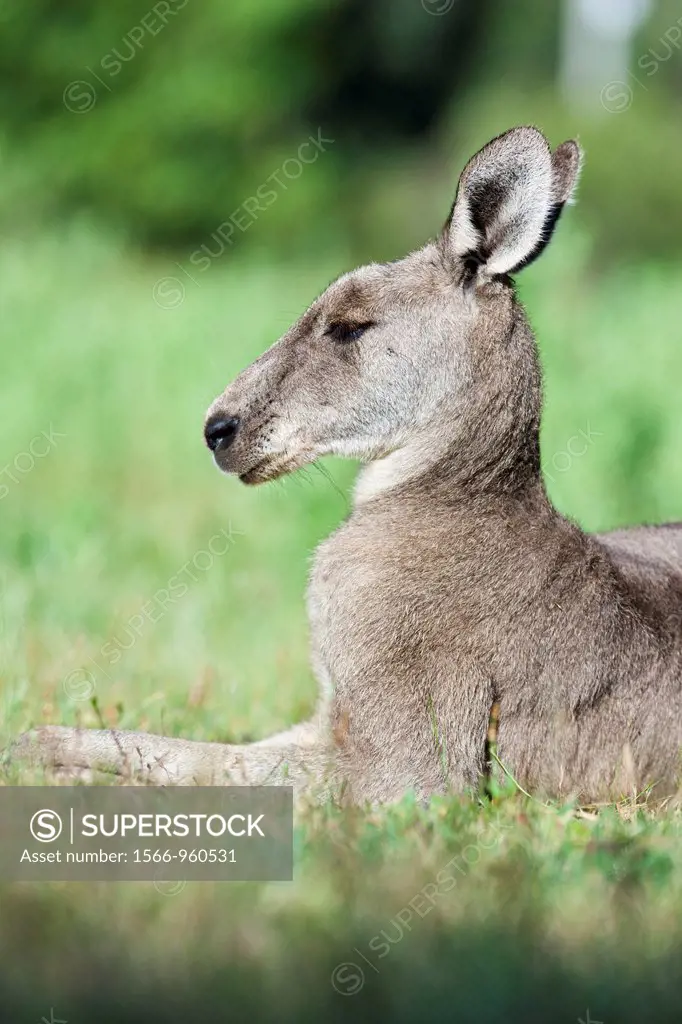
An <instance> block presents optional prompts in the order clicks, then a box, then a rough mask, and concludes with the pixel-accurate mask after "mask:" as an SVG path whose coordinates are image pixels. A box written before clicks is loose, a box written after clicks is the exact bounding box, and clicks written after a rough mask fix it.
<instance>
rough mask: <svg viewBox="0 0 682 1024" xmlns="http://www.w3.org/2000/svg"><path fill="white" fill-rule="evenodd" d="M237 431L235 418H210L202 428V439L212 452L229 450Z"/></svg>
mask: <svg viewBox="0 0 682 1024" xmlns="http://www.w3.org/2000/svg"><path fill="white" fill-rule="evenodd" d="M238 430H239V420H238V418H237V417H236V416H212V417H211V419H210V420H209V421H208V422H207V424H206V426H205V427H204V439H205V441H206V444H207V445H208V447H209V448H210V449H211V451H212V452H217V451H218V449H219V448H220V449H223V448H229V447H230V445H231V444H232V442H233V441H234V439H235V437H236V436H237V431H238Z"/></svg>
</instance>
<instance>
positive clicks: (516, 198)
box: [442, 128, 580, 277]
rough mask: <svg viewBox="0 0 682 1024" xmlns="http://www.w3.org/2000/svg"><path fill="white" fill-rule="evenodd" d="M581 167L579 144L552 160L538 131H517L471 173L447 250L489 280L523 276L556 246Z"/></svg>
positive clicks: (486, 152) (448, 230)
mask: <svg viewBox="0 0 682 1024" xmlns="http://www.w3.org/2000/svg"><path fill="white" fill-rule="evenodd" d="M579 164H580V150H579V149H578V146H577V144H576V143H575V142H564V143H562V145H561V146H559V147H558V148H557V150H556V152H555V154H552V153H551V151H550V148H549V145H548V143H547V140H546V139H545V137H544V136H543V135H542V133H541V132H539V131H538V130H537V129H536V128H512V129H511V131H508V132H505V134H504V135H500V136H498V137H497V138H496V139H493V140H492V142H489V143H488V145H487V146H484V147H483V149H481V150H480V151H479V152H478V153H477V154H476V155H475V156H474V157H473V158H472V159H471V160H470V161H469V163H468V164H467V166H466V167H465V169H464V171H463V172H462V176H461V178H460V180H459V185H458V187H457V195H456V198H455V202H454V205H453V208H452V211H451V214H450V220H449V221H448V223H447V224H446V226H445V230H444V232H443V238H442V242H443V243H444V244H445V245H446V247H447V249H448V250H449V251H450V253H451V254H452V255H454V256H455V257H458V258H460V259H471V260H472V261H473V262H474V263H476V264H477V265H478V266H479V271H478V272H479V274H481V275H483V276H486V277H493V276H495V275H498V274H509V273H511V272H512V271H514V270H519V269H520V268H521V267H523V266H526V265H527V264H528V263H530V262H531V260H533V259H535V257H536V256H538V255H539V253H540V252H541V251H542V249H543V248H544V247H545V245H546V244H547V242H548V241H549V238H550V237H551V234H552V231H553V229H554V225H555V223H556V221H557V219H558V216H559V214H560V212H561V209H562V207H563V205H564V203H565V202H566V201H567V199H568V198H569V196H570V194H571V190H572V188H573V185H574V183H575V179H576V177H577V173H578V168H579Z"/></svg>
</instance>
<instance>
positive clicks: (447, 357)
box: [21, 128, 682, 801]
mask: <svg viewBox="0 0 682 1024" xmlns="http://www.w3.org/2000/svg"><path fill="white" fill-rule="evenodd" d="M579 163H580V152H579V149H578V146H577V145H576V143H574V142H567V143H563V144H562V146H560V147H559V148H558V149H557V150H555V152H554V153H553V154H552V153H551V151H550V149H549V146H548V145H547V142H546V140H545V139H544V137H543V136H542V135H541V133H540V132H538V131H537V130H536V129H533V128H517V129H513V130H511V131H510V132H507V133H506V134H505V135H503V136H500V137H499V138H497V139H495V140H493V142H492V143H489V144H488V146H486V147H484V149H483V150H481V151H480V152H479V153H478V154H476V156H475V157H474V158H473V159H472V160H471V161H470V163H469V164H468V165H467V167H466V169H465V170H464V172H463V174H462V178H461V180H460V185H459V188H458V192H457V199H456V202H455V204H454V206H453V209H452V211H451V215H450V217H449V218H448V221H447V223H446V226H445V228H444V229H443V232H442V234H441V236H440V237H439V238H438V239H437V240H436V241H435V242H430V243H428V244H427V245H426V246H424V248H423V249H421V250H419V251H418V252H416V253H412V254H411V255H409V256H407V257H406V258H405V259H403V260H400V261H397V262H395V263H391V264H386V265H371V266H368V267H362V268H360V269H359V270H356V271H354V272H353V273H351V274H347V275H345V276H343V277H341V278H339V280H337V281H335V282H333V283H332V284H331V285H330V286H329V288H328V289H327V290H326V291H325V292H324V294H323V295H322V296H320V298H318V299H317V300H316V301H315V302H314V303H313V305H312V306H311V307H310V308H309V309H308V310H307V311H306V312H305V313H304V314H303V316H302V317H301V318H300V320H299V321H298V322H297V323H296V324H294V326H293V327H291V328H290V330H289V331H287V333H286V334H285V335H284V337H283V338H282V339H281V340H280V341H279V342H277V344H276V345H274V346H273V348H271V349H270V350H269V351H268V352H266V353H265V354H264V355H263V356H261V358H260V359H258V360H257V361H256V362H255V363H254V364H253V365H252V366H250V367H249V368H248V369H246V370H245V371H244V372H243V373H242V374H241V375H240V376H239V377H238V378H237V380H236V381H235V382H234V383H233V384H231V385H230V386H229V387H228V388H227V390H226V391H225V392H224V393H223V394H222V395H221V396H220V397H219V398H218V399H216V401H215V403H214V404H213V406H212V407H211V409H210V410H209V414H208V418H209V420H211V421H214V420H215V419H216V417H220V416H223V417H225V416H229V417H238V418H239V420H240V428H239V431H238V433H237V435H236V438H235V440H234V442H233V443H232V444H231V445H230V446H229V447H228V446H225V447H224V448H222V449H220V448H219V449H218V451H217V452H216V460H217V462H218V464H219V465H220V466H221V468H223V469H224V470H225V471H226V472H231V473H236V474H238V475H239V476H240V478H241V479H242V480H243V481H244V482H246V483H260V482H262V481H265V480H269V479H273V478H274V477H276V476H279V475H281V474H282V473H286V472H290V471H292V470H294V469H296V468H298V467H300V466H302V465H305V464H306V463H309V462H310V461H312V460H314V459H316V458H318V457H319V456H321V455H324V454H328V453H336V454H340V455H347V456H353V457H359V458H361V459H362V460H363V461H365V462H367V463H368V465H367V467H366V468H365V469H364V470H363V472H362V474H361V477H360V479H359V483H358V487H357V492H356V502H355V507H354V509H353V511H352V512H351V514H350V516H349V518H348V520H347V521H346V522H345V523H343V525H342V526H340V527H339V529H338V530H337V531H336V532H335V533H334V534H332V536H331V537H330V538H329V539H328V540H326V541H325V542H324V543H323V544H321V545H320V547H319V549H318V551H317V553H316V556H315V561H314V566H313V569H312V573H311V578H310V586H309V590H308V609H309V618H310V631H311V643H312V660H313V665H314V668H315V671H316V674H317V677H318V679H319V682H320V703H319V708H318V712H317V714H316V717H315V721H314V722H313V723H309V724H308V725H306V726H302V727H298V728H297V729H294V730H292V731H291V732H289V733H287V734H283V735H282V736H280V737H273V738H272V739H271V740H269V741H264V742H261V743H260V744H253V745H251V746H247V747H243V748H229V747H221V746H219V745H214V744H192V743H188V742H186V741H181V740H166V739H163V738H161V737H150V736H145V735H142V734H141V735H135V734H125V733H118V734H115V733H114V734H109V733H105V732H103V733H84V732H80V733H79V732H76V731H74V730H59V729H55V728H51V729H47V730H42V731H41V732H40V734H39V735H38V736H36V734H35V733H34V734H29V736H28V737H25V738H24V739H23V742H22V746H21V749H22V750H24V751H29V752H32V753H33V756H37V758H38V760H39V761H40V762H41V763H47V764H49V765H57V766H65V767H67V768H69V767H72V768H75V769H76V770H79V771H80V770H84V769H85V770H87V769H90V768H93V767H104V768H105V769H107V770H113V771H118V772H126V771H128V770H131V771H133V772H134V773H137V774H143V775H144V774H146V775H147V776H148V777H151V778H153V779H155V780H157V781H158V780H159V772H160V771H161V776H163V775H164V773H165V774H166V776H167V778H168V780H169V781H177V782H191V781H207V780H208V781H241V780H243V779H246V780H247V781H251V782H258V781H275V782H287V781H289V782H292V783H293V784H295V785H296V786H297V788H299V789H304V788H307V787H309V786H311V785H312V786H314V787H320V785H321V784H322V783H325V785H324V786H323V792H327V791H328V788H329V786H334V787H337V786H338V787H341V788H342V790H343V792H344V793H345V795H346V798H347V799H350V800H353V801H365V800H369V801H386V800H393V799H396V798H398V797H400V796H401V795H402V794H403V793H404V792H405V791H406V790H408V789H411V790H414V791H416V793H417V794H418V795H419V796H421V797H428V796H429V795H430V794H432V793H435V792H443V791H446V790H451V789H454V790H460V791H461V790H465V789H471V788H474V787H476V786H477V785H478V784H479V782H480V780H481V778H482V776H484V775H485V773H486V772H487V770H488V765H487V763H486V735H487V729H488V723H489V717H490V713H491V708H492V706H493V704H495V703H497V704H499V709H500V711H499V731H498V754H499V758H500V759H501V761H502V762H503V764H504V765H505V766H506V767H507V768H508V770H509V771H510V772H511V773H512V774H513V775H514V777H515V778H516V779H517V780H518V782H519V783H520V784H521V785H523V786H524V788H526V789H530V790H532V791H533V792H535V793H540V794H549V795H552V796H556V797H563V796H567V795H569V794H570V795H573V796H576V797H577V798H579V799H580V800H582V801H600V800H607V799H611V798H614V797H620V796H621V795H623V794H628V795H632V792H633V791H639V790H642V789H643V788H644V787H645V786H648V785H654V795H661V796H663V795H667V794H670V793H671V792H673V791H675V790H676V788H677V785H678V774H679V755H680V747H681V745H682V525H680V526H667V527H638V528H636V529H633V530H629V531H628V530H626V531H618V532H616V533H613V534H606V535H602V536H589V535H587V534H585V533H584V532H582V531H581V530H580V529H579V527H578V526H577V525H576V524H575V523H573V522H571V521H569V520H567V519H565V518H564V517H563V516H561V515H560V514H559V513H558V512H557V511H556V510H555V509H554V508H553V507H552V505H551V503H550V501H549V499H548V497H547V494H546V492H545V488H544V485H543V481H542V478H541V473H540V445H539V426H540V411H541V375H540V367H539V362H538V356H537V350H536V345H535V340H534V338H533V335H532V332H531V329H530V327H529V325H528V321H527V319H526V316H525V313H524V311H523V309H522V307H521V305H520V303H519V302H518V300H517V298H516V296H515V293H514V286H513V282H512V280H511V279H510V277H509V276H508V274H509V273H510V272H511V271H513V270H515V269H518V268H519V267H521V266H524V265H526V264H527V263H528V262H530V261H531V260H532V259H534V258H536V257H537V256H538V255H539V253H540V252H541V251H542V249H543V248H544V246H545V245H546V244H547V242H548V240H549V237H550V235H551V233H552V231H553V230H554V227H555V225H556V221H557V218H558V215H559V213H560V212H561V208H562V207H563V204H564V203H565V202H566V201H567V200H568V199H569V197H570V195H571V192H572V189H573V186H574V184H575V180H576V177H577V174H578V169H579ZM367 325H371V326H367ZM363 326H366V329H365V331H364V333H363V334H362V335H361V336H360V337H358V338H356V339H354V340H353V338H354V336H352V335H351V340H345V341H344V340H343V339H344V337H345V338H347V337H348V332H349V330H350V329H352V328H354V327H356V328H362V327H363ZM159 765H161V769H159Z"/></svg>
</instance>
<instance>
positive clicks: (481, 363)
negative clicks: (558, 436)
mask: <svg viewBox="0 0 682 1024" xmlns="http://www.w3.org/2000/svg"><path fill="white" fill-rule="evenodd" d="M471 369H472V374H471V378H472V379H471V381H470V382H469V383H468V384H467V385H466V387H464V388H463V391H462V395H461V396H460V398H459V400H458V404H457V405H455V406H454V407H453V408H452V409H449V408H444V409H443V413H442V415H441V416H440V417H439V418H438V419H437V420H434V421H433V422H432V423H430V424H428V425H427V426H426V427H423V428H421V429H420V430H419V432H418V433H415V436H414V437H413V438H411V439H410V440H408V442H407V443H406V444H405V445H403V446H402V447H400V448H397V449H396V450H395V451H393V452H391V453H390V454H389V455H386V456H384V457H383V458H381V459H376V460H374V461H373V462H371V463H369V465H367V466H366V467H365V468H364V469H363V470H362V471H361V473H360V476H359V477H358V482H357V485H356V490H355V504H356V506H361V505H365V504H366V503H367V502H369V501H373V500H375V499H378V498H380V499H382V500H384V501H385V500H388V499H396V500H397V499H399V498H400V496H401V495H404V494H407V493H409V494H410V495H414V494H415V493H421V494H423V496H424V498H427V497H442V498H446V499H448V498H449V499H451V500H454V501H457V502H461V501H463V500H464V501H465V500H466V499H473V500H476V499H478V498H479V497H483V496H484V495H485V496H487V497H490V498H494V496H495V495H499V496H500V498H502V499H505V500H506V499H507V498H509V497H513V496H514V495H519V496H522V495H526V494H536V493H537V494H544V487H543V484H542V474H541V468H540V415H541V408H542V382H541V373H540V366H539V361H538V358H537V349H536V346H535V340H534V338H533V335H532V333H531V331H530V328H529V327H528V324H527V321H526V319H525V316H524V314H523V310H522V309H521V307H520V306H517V305H516V304H514V306H513V315H512V317H511V318H510V323H509V329H508V331H506V332H505V334H504V337H503V338H502V339H500V337H499V335H498V336H496V337H490V336H488V335H483V336H482V337H481V339H480V344H479V347H478V350H477V359H476V360H475V362H474V363H473V365H472V368H471Z"/></svg>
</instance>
